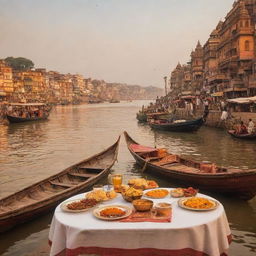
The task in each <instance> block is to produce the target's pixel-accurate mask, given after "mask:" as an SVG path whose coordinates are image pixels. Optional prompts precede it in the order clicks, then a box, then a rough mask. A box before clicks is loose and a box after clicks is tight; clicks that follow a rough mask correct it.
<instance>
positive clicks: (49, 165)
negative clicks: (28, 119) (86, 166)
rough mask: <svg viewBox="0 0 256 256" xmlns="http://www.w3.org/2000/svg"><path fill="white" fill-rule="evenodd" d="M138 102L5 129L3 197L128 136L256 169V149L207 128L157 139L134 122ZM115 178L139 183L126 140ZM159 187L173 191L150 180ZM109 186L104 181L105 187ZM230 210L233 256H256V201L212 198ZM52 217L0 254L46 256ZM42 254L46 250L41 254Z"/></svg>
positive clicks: (82, 108) (16, 232)
mask: <svg viewBox="0 0 256 256" xmlns="http://www.w3.org/2000/svg"><path fill="white" fill-rule="evenodd" d="M147 103H148V102H145V101H144V102H143V101H133V102H121V103H115V104H110V103H103V104H97V105H74V106H57V107H56V108H54V109H53V111H52V113H51V115H50V118H49V120H48V121H42V122H35V123H26V124H17V125H9V126H4V125H2V126H1V125H0V177H1V178H0V197H4V196H7V195H9V194H11V193H13V192H15V191H18V190H20V189H22V188H24V187H26V186H28V185H30V184H33V183H35V182H36V181H39V180H41V179H43V178H46V177H48V176H50V175H53V174H55V173H58V172H60V171H61V170H63V169H65V168H66V167H68V166H70V165H72V164H74V163H76V162H78V161H80V160H82V159H84V158H86V157H89V156H91V155H93V154H95V153H97V152H99V151H101V150H103V149H104V148H106V147H108V146H109V145H111V144H113V143H114V141H115V140H116V139H117V137H118V135H119V134H121V133H122V132H123V131H124V130H126V131H127V132H128V133H129V134H130V135H131V137H132V138H134V139H135V140H136V141H138V142H140V143H141V144H144V145H148V146H157V147H165V148H167V149H168V150H169V151H170V152H173V153H176V154H182V155H184V156H186V157H189V158H191V159H195V160H208V161H212V162H216V163H217V164H218V165H222V166H227V167H228V166H229V167H230V166H232V167H235V168H245V169H246V168H255V165H256V163H255V154H256V143H255V142H253V141H242V140H237V139H234V138H231V137H230V136H229V135H227V134H226V133H225V132H224V131H222V130H218V129H214V128H208V127H202V128H201V129H200V130H199V131H198V132H196V133H193V134H192V133H169V132H154V131H153V130H151V129H150V127H148V126H147V125H145V124H139V123H137V121H136V112H137V111H138V110H139V109H140V107H141V106H142V104H147ZM112 169H113V172H118V173H124V174H125V180H127V179H129V178H130V177H141V174H140V172H139V170H140V169H139V168H138V167H137V166H136V165H135V163H134V159H133V158H132V156H131V155H130V153H129V152H128V150H127V148H126V145H125V142H124V139H122V141H121V145H120V150H119V156H118V162H117V163H116V164H115V165H114V167H113V168H112ZM152 178H154V179H155V180H157V181H158V183H159V184H160V185H161V186H165V187H166V186H168V187H171V186H175V184H171V183H170V182H167V181H165V180H164V179H161V178H157V177H152ZM103 182H105V181H102V183H103ZM210 195H211V196H213V197H215V198H216V199H218V200H220V202H221V203H222V204H223V205H224V207H225V210H226V214H227V217H228V220H229V223H230V227H231V230H232V234H233V243H232V244H231V249H230V255H233V256H244V255H246V256H252V255H255V253H256V198H254V199H252V200H251V201H248V202H245V201H242V200H239V199H236V198H229V197H225V196H220V195H217V194H216V195H215V194H210ZM52 215H53V212H50V213H49V214H48V215H45V216H43V217H40V218H38V219H36V220H34V221H31V222H29V223H26V224H23V225H21V226H19V227H16V228H14V229H13V230H11V231H9V232H6V233H5V234H4V235H3V234H2V235H0V255H4V256H16V255H17V256H22V255H48V252H47V249H46V248H47V246H46V243H47V236H48V231H49V225H50V222H51V218H52ZM42 248H43V249H42Z"/></svg>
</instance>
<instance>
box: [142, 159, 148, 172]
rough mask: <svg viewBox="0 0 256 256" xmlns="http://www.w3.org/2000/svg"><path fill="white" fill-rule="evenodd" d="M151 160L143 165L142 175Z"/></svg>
mask: <svg viewBox="0 0 256 256" xmlns="http://www.w3.org/2000/svg"><path fill="white" fill-rule="evenodd" d="M149 160H150V159H147V160H146V161H145V164H144V165H143V168H142V169H141V172H142V173H143V172H144V171H145V170H146V168H147V164H148V162H149Z"/></svg>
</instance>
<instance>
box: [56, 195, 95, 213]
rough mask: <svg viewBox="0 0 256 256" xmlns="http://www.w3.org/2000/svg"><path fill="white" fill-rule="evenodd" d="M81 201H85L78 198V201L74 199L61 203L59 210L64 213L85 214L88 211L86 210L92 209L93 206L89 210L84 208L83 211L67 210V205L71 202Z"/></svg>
mask: <svg viewBox="0 0 256 256" xmlns="http://www.w3.org/2000/svg"><path fill="white" fill-rule="evenodd" d="M83 199H85V198H80V199H75V200H70V201H66V202H64V203H62V204H61V205H60V208H61V210H63V211H64V212H73V213H77V212H86V211H88V210H90V209H92V208H94V207H95V206H96V205H95V206H92V207H89V208H85V209H81V210H71V209H69V208H68V207H67V205H68V204H70V203H73V202H79V201H80V200H83Z"/></svg>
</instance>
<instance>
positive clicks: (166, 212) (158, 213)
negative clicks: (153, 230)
mask: <svg viewBox="0 0 256 256" xmlns="http://www.w3.org/2000/svg"><path fill="white" fill-rule="evenodd" d="M171 211H172V204H170V203H165V202H162V203H157V204H156V205H155V206H154V207H153V209H152V214H153V215H154V216H155V217H157V218H165V217H168V216H170V215H171Z"/></svg>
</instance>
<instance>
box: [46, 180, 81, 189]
mask: <svg viewBox="0 0 256 256" xmlns="http://www.w3.org/2000/svg"><path fill="white" fill-rule="evenodd" d="M50 183H51V184H52V185H55V186H61V187H67V188H72V187H74V186H76V184H74V183H62V182H56V181H50Z"/></svg>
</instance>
